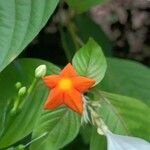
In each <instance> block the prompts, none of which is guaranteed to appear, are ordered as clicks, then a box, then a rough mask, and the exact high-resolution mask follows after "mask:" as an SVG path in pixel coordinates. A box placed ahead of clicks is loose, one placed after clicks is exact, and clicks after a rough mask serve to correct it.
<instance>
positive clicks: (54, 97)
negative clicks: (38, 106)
mask: <svg viewBox="0 0 150 150" xmlns="http://www.w3.org/2000/svg"><path fill="white" fill-rule="evenodd" d="M62 103H63V94H62V93H61V92H60V91H59V89H58V88H54V89H53V90H51V92H50V94H49V96H48V98H47V100H46V102H45V104H44V108H45V109H53V108H56V107H58V106H60V105H61V104H62Z"/></svg>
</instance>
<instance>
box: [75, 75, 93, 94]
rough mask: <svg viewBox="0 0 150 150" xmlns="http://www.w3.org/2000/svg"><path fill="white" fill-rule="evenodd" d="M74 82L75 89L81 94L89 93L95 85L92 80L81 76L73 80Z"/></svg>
mask: <svg viewBox="0 0 150 150" xmlns="http://www.w3.org/2000/svg"><path fill="white" fill-rule="evenodd" d="M72 81H73V86H74V88H75V89H77V90H78V91H79V92H85V91H87V90H88V89H89V88H90V87H92V85H94V83H95V81H94V80H92V79H89V78H86V77H80V76H78V77H75V78H73V79H72Z"/></svg>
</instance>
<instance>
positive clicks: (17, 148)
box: [16, 145, 24, 150]
mask: <svg viewBox="0 0 150 150" xmlns="http://www.w3.org/2000/svg"><path fill="white" fill-rule="evenodd" d="M16 150H24V145H19V146H17V147H16Z"/></svg>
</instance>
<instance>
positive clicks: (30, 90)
mask: <svg viewBox="0 0 150 150" xmlns="http://www.w3.org/2000/svg"><path fill="white" fill-rule="evenodd" d="M37 81H38V80H37V78H34V80H33V81H32V83H31V85H30V87H29V88H28V91H27V92H28V95H29V94H31V92H32V90H33V89H34V87H35V86H36V83H37Z"/></svg>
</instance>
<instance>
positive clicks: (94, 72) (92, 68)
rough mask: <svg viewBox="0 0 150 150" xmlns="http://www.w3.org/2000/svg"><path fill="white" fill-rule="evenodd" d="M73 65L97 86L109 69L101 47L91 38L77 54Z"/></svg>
mask: <svg viewBox="0 0 150 150" xmlns="http://www.w3.org/2000/svg"><path fill="white" fill-rule="evenodd" d="M72 63H73V66H74V67H75V69H76V71H77V72H78V74H79V75H82V76H85V77H89V78H91V79H94V80H95V81H96V84H97V83H99V82H100V81H101V80H102V79H103V77H104V75H105V72H106V68H107V64H106V60H105V57H104V55H103V52H102V49H101V47H100V46H99V45H98V44H97V43H96V42H95V41H94V40H93V39H91V38H90V39H89V41H88V43H87V44H86V45H84V46H83V47H82V48H81V49H79V51H78V52H77V53H76V54H75V56H74V57H73V60H72Z"/></svg>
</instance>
